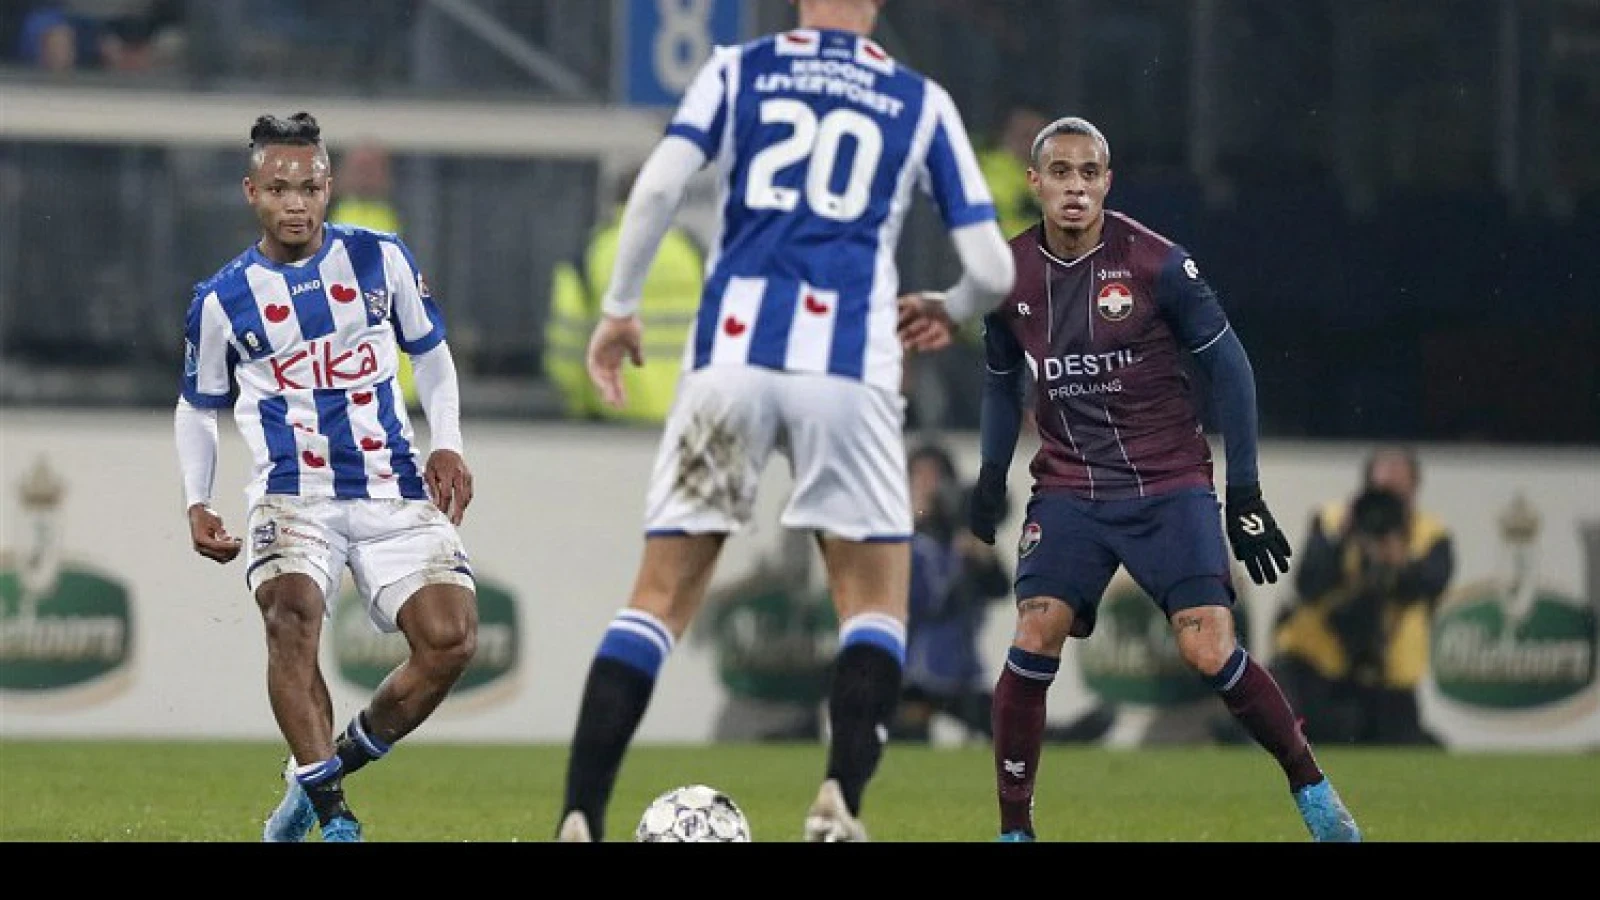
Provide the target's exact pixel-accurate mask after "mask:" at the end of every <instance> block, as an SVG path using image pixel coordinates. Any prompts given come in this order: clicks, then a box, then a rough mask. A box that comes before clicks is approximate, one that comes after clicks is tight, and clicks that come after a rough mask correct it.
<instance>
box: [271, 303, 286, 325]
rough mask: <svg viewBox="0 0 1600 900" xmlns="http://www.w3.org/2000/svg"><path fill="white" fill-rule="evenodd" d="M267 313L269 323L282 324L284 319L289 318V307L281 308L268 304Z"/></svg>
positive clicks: (274, 304)
mask: <svg viewBox="0 0 1600 900" xmlns="http://www.w3.org/2000/svg"><path fill="white" fill-rule="evenodd" d="M266 312H267V321H268V322H282V321H283V320H284V319H287V318H289V307H287V306H279V305H278V304H276V303H269V304H267V310H266Z"/></svg>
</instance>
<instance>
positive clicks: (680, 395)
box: [558, 0, 1015, 842]
mask: <svg viewBox="0 0 1600 900" xmlns="http://www.w3.org/2000/svg"><path fill="white" fill-rule="evenodd" d="M881 3H882V0H797V2H796V4H795V5H796V7H797V8H798V10H799V12H800V21H799V27H798V28H795V29H793V30H790V31H786V32H782V33H780V34H774V35H769V36H766V37H762V38H759V39H757V40H754V41H751V42H749V43H746V44H743V45H741V46H737V47H724V48H718V49H716V50H715V51H714V52H713V53H712V55H711V57H710V59H709V60H708V61H707V62H706V63H705V64H704V66H703V67H702V68H701V70H700V72H699V73H698V74H697V75H696V77H695V79H694V81H693V83H692V84H691V85H690V86H689V89H688V91H687V92H686V93H685V95H684V98H683V100H682V102H681V104H680V105H679V107H678V109H677V111H676V113H675V114H674V116H673V118H672V120H671V122H670V124H669V125H668V127H667V133H666V135H665V136H664V137H663V138H662V140H661V141H660V143H659V144H657V146H656V148H655V150H654V151H653V152H652V153H651V155H650V158H649V159H647V160H646V161H645V164H644V166H643V168H642V169H641V170H640V173H639V176H638V178H637V179H636V180H635V182H634V184H633V187H632V190H631V192H630V194H629V198H628V205H627V209H626V211H625V212H624V214H623V219H622V229H621V234H620V236H619V239H618V251H617V261H616V265H615V267H614V271H613V274H612V278H611V282H610V287H609V289H608V292H607V295H606V297H605V298H604V300H603V302H602V310H603V312H604V313H605V315H604V316H602V317H601V321H600V323H599V324H598V325H597V326H596V328H595V332H594V335H593V337H592V338H591V340H590V344H589V359H588V362H589V371H590V373H591V376H592V377H593V378H594V379H595V381H596V383H597V384H598V386H599V387H600V389H601V393H602V394H603V395H605V396H606V397H607V399H608V402H612V403H616V402H618V401H619V400H620V399H622V397H621V394H620V392H619V387H618V385H619V382H618V380H617V373H618V370H619V368H620V366H621V365H622V362H623V359H624V358H626V357H633V358H634V359H635V360H637V358H638V352H639V346H640V339H639V335H640V328H641V323H640V322H639V321H638V313H639V312H640V310H639V297H640V292H641V288H642V283H643V281H644V276H645V274H646V272H647V270H648V268H649V264H650V261H651V258H652V257H653V255H654V252H655V248H656V246H657V244H658V243H659V241H660V238H661V235H662V234H663V233H664V232H665V230H666V228H667V226H668V224H670V221H671V219H672V216H673V214H674V213H675V211H676V209H677V205H678V202H679V200H680V198H681V197H682V194H683V190H684V188H685V186H686V185H687V184H688V182H689V180H690V178H691V177H693V176H694V175H695V173H697V172H699V171H700V170H701V169H702V168H703V167H705V166H707V165H710V166H712V167H713V168H714V172H715V176H716V183H717V187H718V193H717V203H718V209H717V213H718V215H717V220H718V230H717V232H716V235H715V237H714V239H713V240H712V241H711V247H710V253H709V254H708V258H707V267H708V271H707V275H706V279H705V287H704V291H703V294H702V296H701V301H700V308H699V311H698V315H697V318H696V321H695V324H694V327H693V329H692V331H691V334H690V337H689V339H688V340H687V341H686V344H685V347H684V359H683V370H684V374H683V376H682V378H681V379H680V381H679V385H678V392H677V395H676V397H675V398H674V402H673V408H672V411H671V412H670V413H669V414H668V416H667V421H666V425H665V428H664V430H663V434H662V438H661V445H660V448H659V450H658V452H657V456H656V462H655V468H654V470H653V472H652V473H651V477H650V489H649V494H648V496H647V498H646V501H645V507H646V509H645V534H646V540H645V551H644V558H643V563H642V567H641V569H640V571H639V573H638V577H637V579H636V581H635V587H634V591H633V594H632V596H631V597H630V598H629V601H628V606H627V608H625V609H623V610H621V611H620V612H619V613H617V615H616V617H615V618H614V619H613V620H612V622H611V625H610V626H609V627H608V628H607V629H606V632H605V634H604V635H603V636H602V637H601V639H600V646H599V647H598V649H597V650H596V652H595V656H594V661H593V663H592V664H591V668H590V671H589V678H588V680H587V682H586V684H585V688H584V695H583V702H582V705H581V707H580V709H579V713H578V723H577V728H576V731H575V734H574V738H573V742H572V747H571V752H570V756H569V763H568V770H567V796H566V803H565V806H564V807H563V818H562V821H561V825H560V828H559V829H558V837H559V838H560V839H562V840H568V841H580V840H589V839H600V838H601V835H602V834H603V830H604V814H605V808H606V805H607V802H608V800H609V798H610V794H611V788H612V785H613V783H614V781H615V778H616V776H617V773H618V768H619V766H620V765H621V762H622V756H623V753H624V751H625V750H626V748H627V746H628V743H629V741H630V740H631V739H632V736H633V733H634V729H635V728H636V727H637V726H638V724H639V721H640V720H641V718H642V717H643V715H644V711H645V708H646V706H647V704H648V703H649V698H650V694H651V692H652V691H653V689H654V685H655V680H656V677H657V675H658V673H659V672H660V669H661V667H662V665H663V663H664V662H665V660H666V657H667V655H668V654H669V653H670V652H671V650H672V647H673V645H674V643H675V642H676V641H677V640H678V638H679V637H681V636H682V633H683V631H684V629H686V628H687V627H688V625H689V621H690V619H691V618H692V617H693V616H694V615H695V613H696V611H697V610H698V609H699V608H700V606H701V602H702V600H703V599H704V594H705V590H706V586H707V584H708V583H709V581H710V578H711V574H712V569H713V567H714V565H715V563H716V560H717V557H718V555H719V554H720V552H721V549H722V544H723V540H724V538H725V537H726V536H727V535H728V534H729V533H731V532H733V531H736V530H738V529H739V528H741V527H742V526H744V525H745V524H746V523H748V522H749V520H750V518H751V514H752V511H753V506H754V501H755V495H756V488H757V486H758V484H759V483H760V481H761V478H762V473H763V470H764V469H765V467H766V464H767V461H768V459H769V457H771V455H772V454H773V453H774V452H776V453H779V454H781V455H782V456H784V457H786V458H787V460H788V463H789V470H790V474H791V475H792V476H793V485H792V487H791V489H790V494H789V498H788V502H787V504H786V505H785V507H784V510H783V512H782V514H781V516H780V518H779V521H780V523H781V524H782V525H784V526H785V527H788V528H796V529H804V530H807V531H810V532H813V533H814V534H815V535H816V536H817V537H818V542H819V544H820V546H821V550H822V556H823V560H824V562H825V563H826V565H827V570H828V587H829V594H830V596H831V597H832V599H833V603H834V611H835V614H836V615H837V618H838V621H839V644H838V651H837V656H836V657H835V660H834V664H833V670H832V674H831V677H830V679H829V680H830V685H831V686H830V693H829V697H828V717H829V732H830V742H829V752H828V763H827V770H826V774H825V777H824V781H823V786H822V788H821V790H820V791H819V793H818V795H817V799H816V802H815V803H814V804H813V805H812V807H811V809H810V811H809V812H808V814H807V816H806V818H805V825H804V829H803V832H802V834H803V836H804V837H805V839H806V840H810V841H824V842H829V841H857V840H862V839H864V838H865V830H864V828H863V827H862V826H861V823H860V822H859V820H858V816H859V814H860V806H861V798H862V794H863V792H864V790H865V788H866V785H867V781H868V780H869V779H870V778H871V776H872V774H873V772H874V771H875V770H876V768H877V764H878V760H879V757H880V755H881V753H882V749H883V748H882V739H881V738H880V734H883V733H885V732H884V729H885V727H886V725H887V719H888V715H889V714H890V713H891V712H892V711H893V709H894V705H895V702H896V701H897V700H898V697H899V692H900V676H901V670H902V668H903V666H904V664H905V621H906V603H907V597H908V596H909V592H910V585H909V580H910V574H909V573H910V551H909V544H908V541H909V540H910V537H911V500H910V496H909V491H908V489H907V481H906V469H907V467H906V452H905V441H904V437H903V429H904V421H905V419H904V402H903V399H902V397H901V395H900V382H901V365H902V346H901V343H900V338H899V335H898V333H897V332H898V329H897V326H898V325H899V305H900V299H901V296H900V284H899V275H898V272H897V270H896V267H895V250H896V245H897V243H898V242H899V239H900V233H901V227H902V225H903V224H904V222H905V216H906V212H907V210H908V209H909V208H910V205H911V200H912V197H913V191H915V190H917V189H919V188H920V189H921V190H923V191H925V192H926V193H927V194H928V195H929V196H931V197H932V198H933V201H934V203H935V204H936V206H937V208H938V211H939V214H940V215H941V216H942V217H943V220H944V224H945V226H946V228H947V229H948V230H949V233H950V237H951V242H952V243H953V244H954V246H955V250H956V253H957V254H958V255H959V257H960V259H961V263H962V268H963V270H964V275H963V277H962V279H961V281H960V282H958V283H957V284H956V285H955V287H953V288H951V289H950V290H949V291H948V292H946V294H945V298H946V299H945V305H946V307H947V309H948V312H949V314H950V315H951V317H952V318H962V317H964V316H966V315H970V314H971V313H972V312H973V311H975V310H977V309H988V308H991V307H992V306H993V305H994V303H996V302H997V301H998V300H999V299H1000V298H1001V297H1003V296H1005V294H1006V292H1007V291H1009V290H1010V288H1011V282H1012V280H1013V278H1014V275H1015V264H1014V262H1013V260H1012V256H1011V253H1010V252H1009V250H1008V248H1007V247H1006V244H1005V238H1004V236H1003V235H1002V234H1001V232H1000V226H999V224H998V223H997V221H996V219H995V210H994V204H993V202H992V201H991V200H990V197H989V192H988V188H987V187H986V186H985V184H984V181H983V177H982V174H981V173H980V171H979V169H978V163H977V157H976V154H975V153H974V152H973V150H972V146H971V143H970V141H969V139H968V137H967V133H966V130H965V127H964V126H963V124H962V122H961V117H960V115H958V114H957V112H956V109H955V106H954V105H953V104H952V103H951V100H950V97H949V95H948V94H946V93H945V91H944V90H943V88H941V87H940V86H939V85H938V84H936V83H934V82H933V81H931V80H929V79H927V78H925V77H923V76H922V75H920V74H918V73H917V72H915V71H912V70H911V69H908V68H906V67H905V66H903V65H901V64H900V63H899V62H897V61H896V60H894V59H892V58H891V57H890V56H889V55H888V54H887V53H885V52H884V51H883V49H882V48H881V47H879V46H878V45H877V44H876V43H874V42H873V41H872V40H871V39H870V38H869V37H868V35H870V33H871V31H872V27H873V24H874V22H875V21H876V17H877V10H878V7H879V6H880V5H881ZM924 302H925V300H924V298H921V297H917V298H910V297H907V298H906V308H907V309H908V310H915V314H914V315H909V314H908V315H909V319H910V321H913V322H919V321H921V322H925V321H927V318H925V317H924V318H918V317H921V316H924V313H925V312H926V311H927V309H928V308H926V307H924V306H922V304H923V303H924ZM643 314H644V315H645V316H648V315H649V310H648V309H646V310H643Z"/></svg>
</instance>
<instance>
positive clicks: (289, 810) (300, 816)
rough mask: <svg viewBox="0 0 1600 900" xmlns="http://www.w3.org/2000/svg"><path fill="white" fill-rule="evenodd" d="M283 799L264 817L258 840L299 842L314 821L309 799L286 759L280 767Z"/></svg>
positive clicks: (281, 842) (291, 762)
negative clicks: (285, 764) (282, 766)
mask: <svg viewBox="0 0 1600 900" xmlns="http://www.w3.org/2000/svg"><path fill="white" fill-rule="evenodd" d="M283 781H284V791H283V799H282V800H280V801H278V808H277V809H274V810H273V811H272V815H270V816H267V821H266V824H265V825H263V826H262V828H261V840H263V841H266V842H267V843H269V844H285V843H295V842H298V841H303V840H305V839H306V836H307V835H309V834H310V833H311V829H312V827H313V826H314V825H316V824H317V811H316V810H315V809H313V808H312V807H311V798H310V797H309V796H307V794H306V792H305V788H302V787H301V786H300V782H299V781H296V780H295V777H294V760H293V759H290V760H289V763H288V765H287V766H285V767H284V770H283Z"/></svg>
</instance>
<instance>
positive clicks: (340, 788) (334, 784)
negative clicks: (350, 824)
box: [294, 756, 356, 825]
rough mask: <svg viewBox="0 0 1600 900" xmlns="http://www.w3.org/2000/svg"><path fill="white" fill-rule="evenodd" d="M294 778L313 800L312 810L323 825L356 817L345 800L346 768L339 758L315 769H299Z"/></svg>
mask: <svg viewBox="0 0 1600 900" xmlns="http://www.w3.org/2000/svg"><path fill="white" fill-rule="evenodd" d="M294 777H295V780H296V781H299V782H300V787H301V788H302V789H303V790H304V791H305V792H306V797H308V798H309V799H310V800H311V808H312V809H315V810H316V811H317V821H318V822H320V823H321V824H323V825H327V824H328V823H329V822H331V821H332V820H334V819H338V818H345V819H354V818H355V817H356V816H355V813H353V812H351V811H350V806H349V804H347V803H346V802H345V799H344V766H343V765H342V764H341V763H340V762H339V757H337V756H335V757H333V758H332V759H329V760H326V761H325V762H322V763H319V764H317V765H316V766H314V767H302V768H301V769H297V770H296V771H295V775H294Z"/></svg>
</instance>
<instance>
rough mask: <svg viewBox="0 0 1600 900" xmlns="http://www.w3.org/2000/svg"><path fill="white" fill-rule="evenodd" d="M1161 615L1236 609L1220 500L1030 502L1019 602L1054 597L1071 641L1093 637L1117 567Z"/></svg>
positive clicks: (1194, 491)
mask: <svg viewBox="0 0 1600 900" xmlns="http://www.w3.org/2000/svg"><path fill="white" fill-rule="evenodd" d="M1118 565H1121V566H1123V567H1124V568H1126V569H1127V570H1128V575H1129V576H1130V577H1132V578H1133V580H1134V582H1135V583H1137V584H1138V585H1139V587H1140V588H1142V589H1143V590H1144V592H1145V593H1147V594H1149V595H1150V596H1151V597H1152V598H1153V599H1154V600H1155V601H1156V604H1157V605H1158V606H1160V607H1161V610H1162V611H1163V612H1164V613H1166V614H1167V616H1168V617H1171V616H1172V614H1173V613H1175V612H1178V611H1179V610H1183V609H1192V608H1193V607H1196V606H1229V607H1231V606H1232V605H1233V602H1234V598H1235V596H1236V595H1235V594H1234V590H1233V580H1232V577H1231V574H1230V571H1229V563H1228V547H1227V544H1226V542H1225V540H1224V538H1223V536H1222V511H1221V507H1220V506H1219V505H1218V503H1217V495H1216V494H1215V493H1214V492H1213V491H1210V490H1208V489H1206V488H1187V489H1183V490H1178V491H1173V492H1171V493H1168V494H1162V495H1160V496H1157V497H1140V498H1134V499H1130V500H1084V499H1082V498H1080V497H1078V496H1076V495H1074V494H1071V493H1068V492H1066V491H1048V492H1046V491H1041V492H1039V493H1036V494H1034V495H1033V497H1031V498H1030V499H1029V500H1028V511H1027V518H1026V519H1025V520H1024V521H1023V525H1022V538H1021V540H1020V541H1018V543H1017V581H1016V596H1017V600H1018V601H1019V602H1020V601H1022V600H1026V599H1028V598H1030V597H1055V598H1057V599H1060V600H1063V601H1065V602H1066V603H1067V604H1068V605H1069V606H1071V607H1072V611H1073V623H1072V636H1073V637H1076V638H1085V637H1088V636H1089V635H1090V633H1091V632H1093V631H1094V623H1095V616H1096V613H1097V611H1098V609H1099V606H1100V598H1101V597H1102V596H1103V595H1104V594H1105V591H1106V586H1107V585H1108V584H1110V583H1111V577H1112V576H1113V575H1115V574H1116V571H1117V566H1118Z"/></svg>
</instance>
